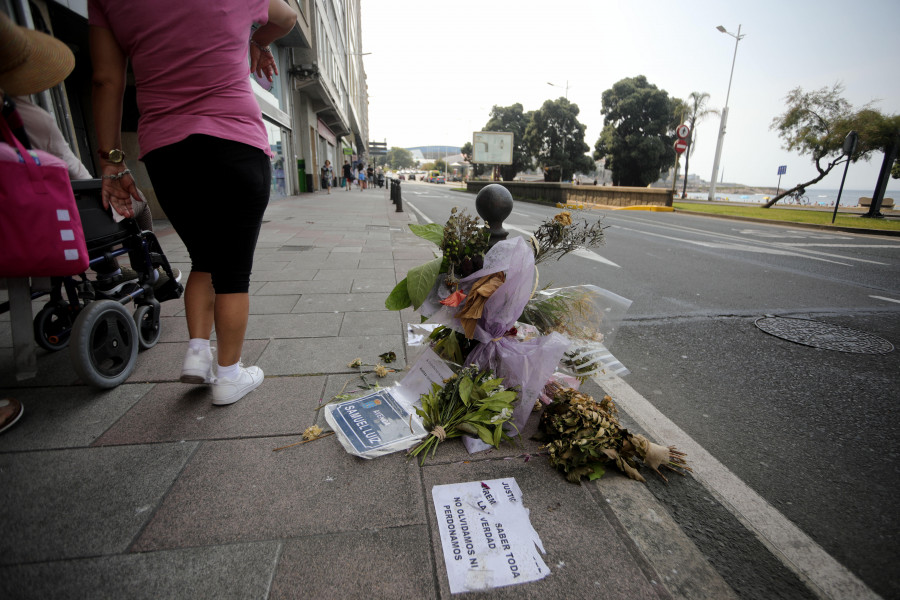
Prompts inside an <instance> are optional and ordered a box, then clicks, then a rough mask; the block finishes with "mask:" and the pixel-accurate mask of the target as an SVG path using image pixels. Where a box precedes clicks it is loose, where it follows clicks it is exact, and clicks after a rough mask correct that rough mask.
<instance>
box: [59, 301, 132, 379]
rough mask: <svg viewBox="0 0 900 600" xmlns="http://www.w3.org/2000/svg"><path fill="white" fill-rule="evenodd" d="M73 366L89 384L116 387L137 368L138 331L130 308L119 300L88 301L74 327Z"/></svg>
mask: <svg viewBox="0 0 900 600" xmlns="http://www.w3.org/2000/svg"><path fill="white" fill-rule="evenodd" d="M70 346H71V347H70V351H71V353H72V366H73V367H74V369H75V372H76V373H77V374H78V376H79V377H80V378H81V380H82V381H84V382H85V383H87V384H89V385H92V386H94V387H99V388H113V387H116V386H117V385H119V384H120V383H122V382H124V381H125V380H126V379H128V377H129V376H130V375H131V373H132V372H133V371H134V366H135V362H136V361H137V352H138V331H137V326H136V325H135V324H134V319H133V318H132V316H131V315H130V314H129V313H128V310H127V309H126V308H125V307H124V306H122V305H121V304H119V303H118V302H116V301H115V300H98V301H96V302H91V303H90V304H88V305H87V306H86V307H85V308H84V309H83V310H82V311H81V313H80V314H79V315H78V318H77V319H75V326H74V327H73V328H72V341H71V344H70Z"/></svg>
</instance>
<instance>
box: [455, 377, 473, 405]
mask: <svg viewBox="0 0 900 600" xmlns="http://www.w3.org/2000/svg"><path fill="white" fill-rule="evenodd" d="M473 385H474V384H473V383H472V380H471V379H469V378H468V377H463V379H462V381H460V382H459V397H460V398H462V401H463V404H465V405H466V406H468V405H469V397H470V396H471V395H472V386H473Z"/></svg>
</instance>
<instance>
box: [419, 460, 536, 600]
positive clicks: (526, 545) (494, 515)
mask: <svg viewBox="0 0 900 600" xmlns="http://www.w3.org/2000/svg"><path fill="white" fill-rule="evenodd" d="M431 496H432V500H433V501H434V510H435V514H436V515H437V520H438V527H439V528H440V534H441V545H442V547H443V549H444V563H445V565H446V566H447V577H448V579H449V582H450V591H451V593H454V594H458V593H460V592H469V591H474V590H487V589H491V588H496V587H503V586H507V585H513V584H516V583H527V582H530V581H537V580H539V579H543V578H544V577H546V576H547V575H549V574H550V569H549V568H548V567H547V565H546V564H545V563H544V561H543V559H542V558H541V556H540V553H539V552H538V550H540V552H545V551H544V547H543V544H541V539H540V537H539V536H538V534H537V532H536V531H535V530H534V527H532V526H531V520H530V518H529V512H528V509H526V508H525V507H524V506H523V505H522V491H521V490H520V489H519V486H518V484H517V483H516V480H515V479H513V478H512V477H510V478H508V479H491V480H487V481H470V482H467V483H454V484H450V485H436V486H434V487H433V488H432V490H431Z"/></svg>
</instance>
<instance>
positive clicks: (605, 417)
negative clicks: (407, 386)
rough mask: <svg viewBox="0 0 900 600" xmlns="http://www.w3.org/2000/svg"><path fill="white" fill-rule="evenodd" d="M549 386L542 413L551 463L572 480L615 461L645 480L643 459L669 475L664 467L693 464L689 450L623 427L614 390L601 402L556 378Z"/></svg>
mask: <svg viewBox="0 0 900 600" xmlns="http://www.w3.org/2000/svg"><path fill="white" fill-rule="evenodd" d="M544 392H545V393H546V394H547V395H548V396H550V397H551V398H552V399H553V401H552V402H551V403H550V405H549V406H548V407H547V408H546V409H545V410H544V413H543V414H542V415H541V423H540V431H541V433H542V434H543V435H544V436H546V441H547V445H546V448H547V451H548V453H549V454H550V464H551V465H553V466H554V467H556V468H557V469H559V470H561V471H563V472H564V473H565V474H566V479H568V480H569V481H571V482H572V483H578V482H579V481H580V480H581V478H582V477H587V478H588V479H590V480H594V479H597V478H599V477H601V476H602V475H603V474H604V472H605V470H604V468H603V467H604V465H606V464H607V463H610V462H612V463H614V464H615V465H616V466H617V467H618V468H619V469H620V470H622V471H623V472H624V473H625V474H626V475H628V477H630V478H632V479H636V480H637V481H644V478H643V476H642V475H641V474H640V473H639V472H638V467H639V466H640V464H641V463H643V464H645V465H647V466H648V467H650V468H651V469H653V471H654V472H655V473H656V474H657V475H659V476H660V477H662V478H663V479H664V480H666V478H665V476H664V475H663V474H662V473H660V472H659V468H660V467H667V468H669V469H671V470H673V471H675V472H676V473H680V474H683V471H685V470H686V471H690V470H691V468H690V467H688V466H687V463H685V461H684V456H685V455H684V453H683V452H679V451H678V450H677V449H676V448H675V447H674V446H669V447H668V448H666V447H665V446H660V445H659V444H654V443H653V442H651V441H650V440H648V439H647V438H645V437H644V436H642V435H640V434H636V433H630V432H629V431H628V430H627V429H625V428H624V427H622V426H621V425H620V424H619V418H618V410H617V409H616V405H615V404H613V401H612V399H611V398H610V397H609V396H604V397H603V399H602V400H601V401H600V402H597V401H595V400H594V399H593V398H592V397H591V396H588V395H586V394H583V393H581V392H579V391H576V390H574V389H572V388H566V387H563V386H561V385H559V384H558V383H555V382H551V383H548V384H547V386H546V387H545V388H544ZM666 481H668V480H666Z"/></svg>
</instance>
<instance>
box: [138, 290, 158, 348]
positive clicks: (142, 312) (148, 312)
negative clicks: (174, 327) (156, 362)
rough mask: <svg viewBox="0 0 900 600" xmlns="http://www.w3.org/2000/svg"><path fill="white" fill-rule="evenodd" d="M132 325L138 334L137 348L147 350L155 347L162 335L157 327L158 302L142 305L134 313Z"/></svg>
mask: <svg viewBox="0 0 900 600" xmlns="http://www.w3.org/2000/svg"><path fill="white" fill-rule="evenodd" d="M134 324H135V326H136V327H137V332H138V338H137V339H138V348H139V349H140V350H147V349H148V348H152V347H153V346H155V345H156V342H158V341H159V337H160V336H161V335H162V328H161V327H160V326H159V302H155V301H154V303H153V304H149V305H148V304H144V305H141V306H138V307H137V310H135V311H134Z"/></svg>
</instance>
